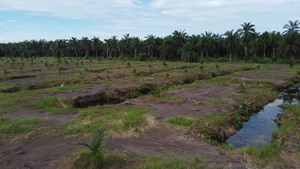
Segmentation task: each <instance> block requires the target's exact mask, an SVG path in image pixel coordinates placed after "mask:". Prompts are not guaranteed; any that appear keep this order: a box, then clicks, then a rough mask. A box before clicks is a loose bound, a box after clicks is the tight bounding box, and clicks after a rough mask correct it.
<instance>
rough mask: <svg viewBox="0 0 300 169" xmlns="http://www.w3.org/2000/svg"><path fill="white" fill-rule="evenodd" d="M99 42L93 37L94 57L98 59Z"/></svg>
mask: <svg viewBox="0 0 300 169" xmlns="http://www.w3.org/2000/svg"><path fill="white" fill-rule="evenodd" d="M100 45H101V40H100V39H99V38H98V37H95V36H94V37H93V39H92V47H93V49H94V50H95V53H96V57H98V51H99V50H100Z"/></svg>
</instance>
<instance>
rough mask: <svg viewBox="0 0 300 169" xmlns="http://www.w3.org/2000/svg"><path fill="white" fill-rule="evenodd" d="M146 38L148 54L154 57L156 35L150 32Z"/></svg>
mask: <svg viewBox="0 0 300 169" xmlns="http://www.w3.org/2000/svg"><path fill="white" fill-rule="evenodd" d="M145 38H146V40H145V42H146V45H147V48H148V54H149V55H150V56H151V58H153V50H154V47H155V36H154V35H152V34H150V35H147V36H146V37H145Z"/></svg>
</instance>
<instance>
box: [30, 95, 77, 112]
mask: <svg viewBox="0 0 300 169" xmlns="http://www.w3.org/2000/svg"><path fill="white" fill-rule="evenodd" d="M31 105H33V106H35V107H40V108H43V109H46V110H47V111H50V112H52V113H54V114H58V113H64V112H68V111H75V108H72V106H71V102H70V101H69V100H66V99H63V98H59V97H56V96H53V97H47V98H42V99H34V100H33V103H32V104H31Z"/></svg>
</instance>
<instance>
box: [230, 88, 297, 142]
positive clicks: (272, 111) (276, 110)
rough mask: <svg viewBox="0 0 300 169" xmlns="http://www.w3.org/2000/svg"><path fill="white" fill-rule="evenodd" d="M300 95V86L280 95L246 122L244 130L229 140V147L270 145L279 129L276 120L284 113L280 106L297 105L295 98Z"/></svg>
mask: <svg viewBox="0 0 300 169" xmlns="http://www.w3.org/2000/svg"><path fill="white" fill-rule="evenodd" d="M299 93H300V88H299V85H297V87H293V88H290V89H289V90H287V91H285V92H282V93H280V94H279V96H278V98H277V99H276V100H275V101H274V102H272V103H269V104H267V105H266V106H265V107H264V109H262V110H261V111H259V112H258V113H257V114H256V115H254V116H252V117H251V118H250V120H249V121H248V122H244V123H243V128H241V129H240V130H239V131H237V132H236V133H235V134H234V135H232V136H231V137H229V138H228V140H227V146H228V145H230V144H231V145H233V146H234V147H235V148H242V147H245V146H246V145H259V144H261V143H270V142H271V141H272V133H273V132H274V131H275V130H277V129H278V126H277V123H276V122H275V121H274V120H275V119H276V117H277V116H278V115H279V114H281V113H282V112H283V110H282V109H281V108H280V107H278V106H279V105H281V104H282V103H285V102H291V103H293V104H295V103H297V101H296V99H294V97H295V96H296V95H298V94H299Z"/></svg>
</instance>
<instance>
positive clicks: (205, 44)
mask: <svg viewBox="0 0 300 169" xmlns="http://www.w3.org/2000/svg"><path fill="white" fill-rule="evenodd" d="M201 35H202V38H201V40H202V41H201V43H202V50H203V52H204V53H205V54H206V57H208V55H209V52H210V51H212V50H213V48H214V46H213V43H212V42H213V37H212V33H211V32H207V31H205V34H203V33H202V34H201Z"/></svg>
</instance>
